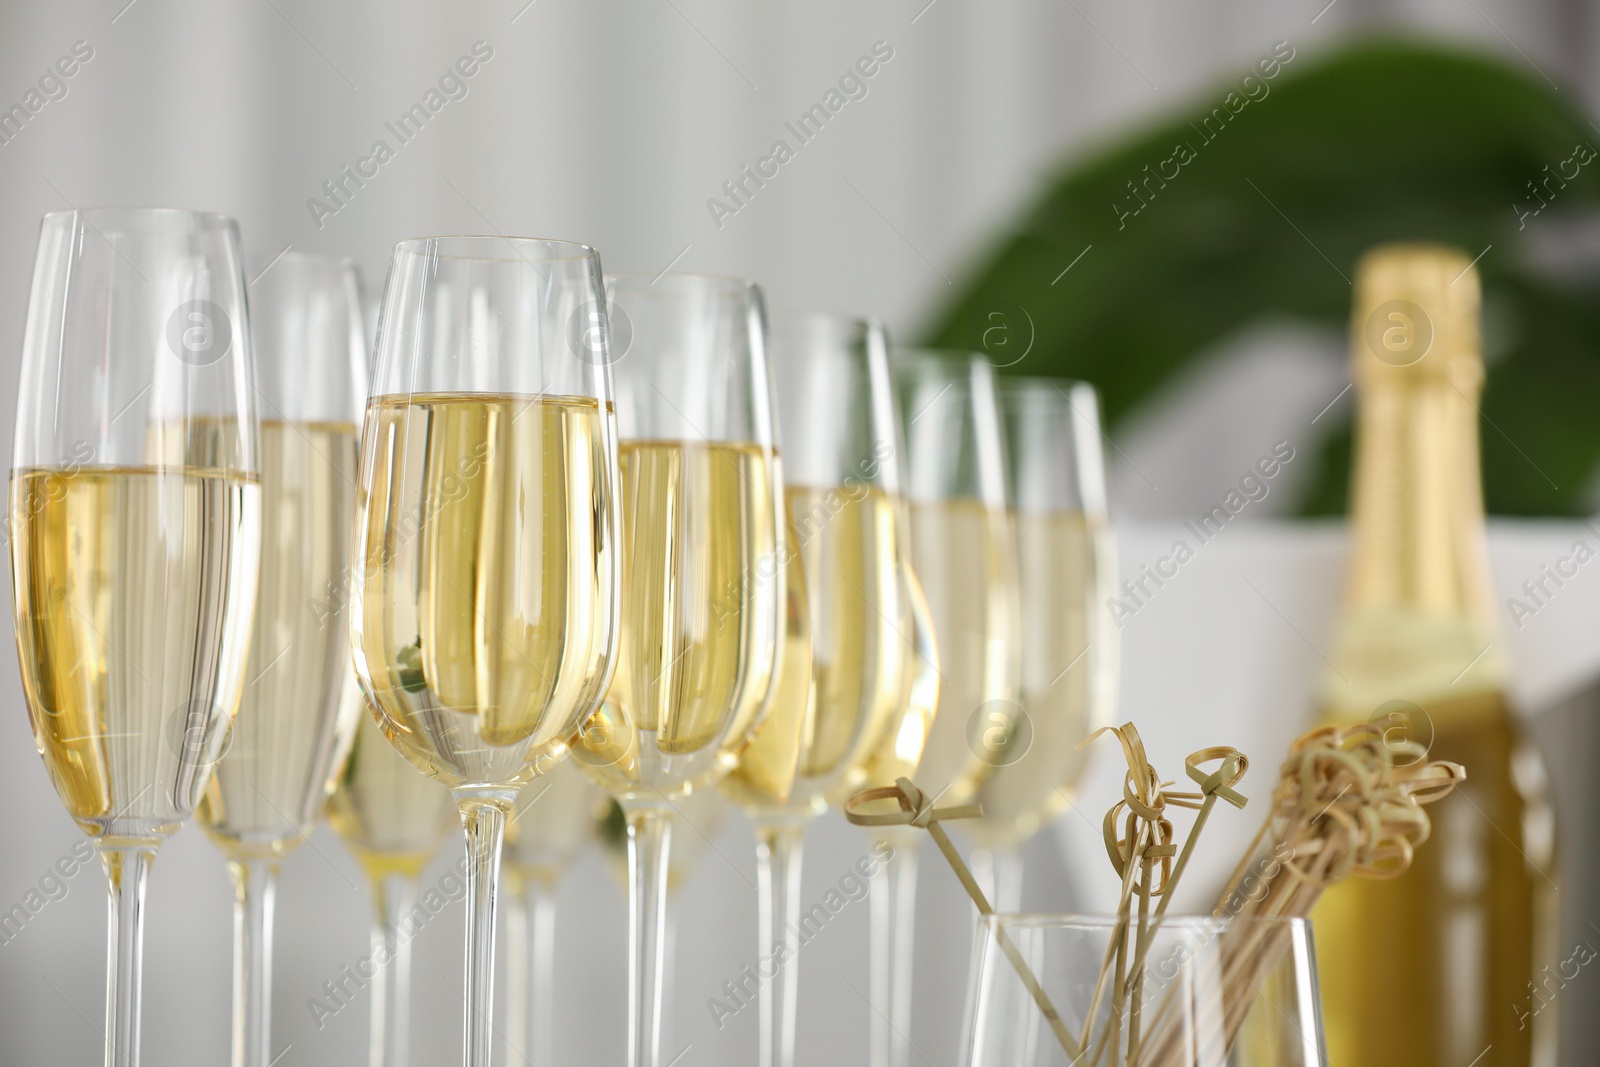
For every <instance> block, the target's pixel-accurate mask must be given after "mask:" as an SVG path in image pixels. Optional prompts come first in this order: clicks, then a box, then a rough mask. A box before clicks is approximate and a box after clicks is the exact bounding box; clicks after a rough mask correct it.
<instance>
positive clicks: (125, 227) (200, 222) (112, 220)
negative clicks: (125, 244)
mask: <svg viewBox="0 0 1600 1067" xmlns="http://www.w3.org/2000/svg"><path fill="white" fill-rule="evenodd" d="M74 218H82V219H83V220H84V221H85V222H86V223H88V225H89V226H90V227H91V228H92V229H95V230H100V229H110V230H114V231H117V232H122V233H142V232H147V231H149V230H151V229H154V228H155V224H156V223H157V222H159V221H161V220H163V219H187V220H188V222H189V224H190V227H191V228H192V229H197V230H232V231H234V232H235V233H237V232H238V230H239V220H237V219H235V218H234V217H233V216H232V215H226V214H223V213H222V212H220V211H201V210H196V209H194V208H186V207H72V208H63V209H61V210H58V211H46V212H45V213H44V217H43V219H42V220H41V222H40V225H41V226H44V227H48V226H51V225H57V224H60V223H63V222H67V221H69V220H71V219H74ZM119 222H120V223H121V225H119V224H118V223H119ZM133 223H143V224H144V225H141V226H135V225H132V224H133Z"/></svg>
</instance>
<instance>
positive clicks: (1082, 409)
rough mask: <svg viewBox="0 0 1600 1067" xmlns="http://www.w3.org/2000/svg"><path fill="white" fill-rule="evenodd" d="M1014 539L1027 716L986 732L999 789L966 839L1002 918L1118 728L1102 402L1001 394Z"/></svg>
mask: <svg viewBox="0 0 1600 1067" xmlns="http://www.w3.org/2000/svg"><path fill="white" fill-rule="evenodd" d="M1000 408H1001V416H1002V418H1003V420H1004V427H1003V428H1004V431H1005V437H1006V455H1007V459H1008V461H1009V475H1010V488H1011V493H1010V503H1011V525H1012V532H1013V536H1014V537H1015V539H1016V553H1017V571H1018V572H1019V573H1020V574H1025V575H1027V580H1026V581H1025V582H1020V583H1018V590H1017V602H1018V606H1019V614H1020V616H1021V622H1022V625H1021V629H1020V630H1019V631H1018V637H1017V643H1018V647H1019V649H1020V653H1021V674H1020V684H1019V687H1018V694H1017V704H1016V706H1014V707H1010V708H1007V707H1005V706H1003V705H1000V706H995V707H992V708H989V709H988V710H987V711H986V712H985V716H986V717H985V720H984V721H983V722H981V723H979V724H976V726H975V728H974V729H975V735H976V741H977V747H978V752H979V753H980V756H981V758H982V759H983V761H984V762H985V763H986V764H988V766H989V768H990V771H989V777H988V778H987V780H985V782H984V783H983V786H982V788H981V789H979V791H978V802H979V803H980V804H981V805H982V806H983V818H982V819H976V820H971V821H969V822H967V823H965V824H964V826H963V829H965V830H966V831H967V832H969V833H970V834H972V836H973V838H974V839H975V840H976V841H977V842H978V845H979V848H978V849H977V850H976V851H975V852H974V855H973V857H972V860H973V867H974V869H975V872H976V873H977V875H978V879H979V881H980V883H983V885H984V891H985V892H986V893H988V894H989V901H990V903H992V904H993V905H994V909H995V910H996V911H999V912H1014V911H1019V910H1021V906H1022V847H1023V845H1024V844H1026V843H1027V841H1028V839H1029V838H1031V837H1032V836H1033V835H1034V834H1035V833H1036V832H1038V830H1039V829H1040V828H1041V827H1042V826H1044V825H1045V824H1046V823H1047V822H1049V821H1050V820H1051V819H1054V818H1055V817H1056V816H1057V815H1059V814H1060V813H1061V812H1062V811H1064V810H1066V808H1067V807H1068V806H1069V805H1070V804H1071V803H1072V791H1073V790H1074V789H1075V788H1076V786H1077V783H1078V778H1079V777H1080V776H1081V775H1082V773H1083V770H1084V767H1085V765H1086V762H1087V759H1086V757H1087V753H1085V752H1080V751H1079V750H1078V744H1079V743H1080V742H1081V741H1082V740H1083V739H1084V738H1085V737H1088V736H1089V734H1090V733H1091V732H1093V731H1094V730H1097V729H1099V728H1100V727H1102V726H1109V725H1111V717H1112V712H1113V708H1114V704H1115V700H1116V684H1117V677H1116V673H1117V630H1116V627H1115V626H1113V625H1111V620H1110V618H1109V617H1108V616H1107V614H1106V610H1105V607H1104V605H1105V604H1106V602H1107V601H1108V600H1109V598H1110V596H1111V593H1112V586H1113V584H1114V583H1115V580H1116V579H1115V575H1116V563H1115V558H1114V556H1113V544H1112V537H1111V526H1110V523H1109V522H1108V521H1107V519H1106V479H1105V461H1104V459H1103V457H1102V455H1101V449H1100V441H1101V437H1100V402H1099V398H1098V397H1097V396H1096V395H1095V391H1094V387H1093V386H1091V385H1088V384H1086V383H1084V382H1074V381H1065V380H1058V379H1053V378H1004V379H1002V380H1001V384H1000Z"/></svg>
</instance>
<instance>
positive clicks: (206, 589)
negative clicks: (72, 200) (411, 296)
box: [10, 208, 261, 1067]
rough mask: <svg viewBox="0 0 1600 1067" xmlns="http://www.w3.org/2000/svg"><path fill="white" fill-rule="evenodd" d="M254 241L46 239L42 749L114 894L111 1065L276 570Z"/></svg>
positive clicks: (22, 445)
mask: <svg viewBox="0 0 1600 1067" xmlns="http://www.w3.org/2000/svg"><path fill="white" fill-rule="evenodd" d="M252 364H253V359H252V355H251V338H250V323H249V318H248V316H247V313H246V302H245V293H244V274H243V272H242V270H241V267H240V258H239V228H238V225H237V224H236V223H235V222H234V221H233V220H232V219H229V218H226V217H224V216H221V215H211V214H203V213H200V212H192V211H174V210H168V209H147V208H129V209H97V210H89V211H61V212H52V213H51V214H48V215H46V216H45V217H44V223H43V225H42V227H41V229H40V235H39V250H38V256H37V258H36V260H35V263H34V273H33V290H32V294H31V296H30V298H29V306H28V323H27V331H26V333H25V335H24V338H23V351H22V381H21V384H20V386H19V388H18V393H17V425H16V439H15V444H14V451H13V453H12V470H11V516H10V520H11V535H12V538H11V589H12V606H13V609H14V611H15V619H16V632H17V651H18V654H19V657H20V659H21V665H22V685H23V691H24V693H25V694H26V696H27V701H28V718H29V722H30V724H31V726H32V728H33V735H34V741H35V743H36V744H37V745H38V748H39V754H40V755H41V756H42V757H43V758H44V764H45V769H46V770H47V771H48V772H49V773H50V778H51V781H52V783H53V784H54V785H55V787H56V792H57V794H59V796H60V797H61V800H62V802H63V803H64V804H65V805H66V807H67V811H68V812H69V813H70V814H71V815H72V817H73V818H74V819H75V820H77V823H78V825H79V827H80V828H82V830H83V831H84V833H86V834H87V835H88V836H89V837H90V839H91V840H92V841H93V842H94V845H95V849H96V851H97V852H98V853H99V854H100V860H101V863H102V864H103V865H104V866H105V869H106V875H107V879H108V881H109V884H110V908H109V912H108V935H109V936H108V939H107V940H108V946H107V947H108V957H109V958H108V961H107V966H106V1029H105V1032H104V1035H103V1036H104V1037H105V1063H106V1065H107V1067H137V1064H138V1061H139V993H140V955H141V952H142V948H143V925H144V894H145V885H146V883H147V881H148V878H149V873H150V867H151V865H152V863H153V862H154V860H155V855H156V850H157V849H158V848H159V847H160V845H161V843H162V842H163V841H165V840H166V838H167V837H169V836H171V835H172V834H173V833H174V832H175V831H176V830H177V829H178V827H179V826H180V825H181V824H182V823H183V821H184V820H185V819H187V818H188V817H189V815H190V814H191V813H192V812H193V811H194V808H195V805H196V804H197V803H198V802H199V800H200V795H201V793H202V791H203V790H204V789H205V788H206V783H207V782H208V781H209V779H210V777H211V771H212V767H213V766H214V764H215V762H216V760H217V757H218V756H219V755H220V754H221V750H222V746H223V744H224V740H225V738H226V736H227V732H228V726H229V724H230V722H231V721H232V718H233V713H234V709H235V708H236V707H237V706H238V703H239V693H240V689H241V687H242V685H243V683H244V671H245V658H246V653H247V651H248V648H249V644H250V629H251V622H252V616H253V613H254V610H255V600H256V577H257V570H258V567H259V563H260V537H261V512H260V507H261V501H260V486H259V485H258V482H257V473H258V467H257V439H256V435H257V423H256V409H255V381H254V369H253V365H252Z"/></svg>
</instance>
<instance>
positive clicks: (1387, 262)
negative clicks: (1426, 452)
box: [1350, 244, 1483, 402]
mask: <svg viewBox="0 0 1600 1067" xmlns="http://www.w3.org/2000/svg"><path fill="white" fill-rule="evenodd" d="M1480 304H1481V297H1480V289H1479V285H1478V271H1477V268H1476V267H1475V266H1474V265H1473V263H1472V260H1471V259H1470V258H1469V257H1468V256H1467V254H1466V253H1465V252H1462V251H1461V250H1460V249H1456V248H1450V247H1448V246H1445V245H1431V244H1392V245H1380V246H1378V247H1377V248H1374V249H1372V250H1371V251H1370V252H1368V253H1367V254H1366V255H1364V256H1362V257H1361V261H1360V263H1358V264H1357V266H1356V281H1355V300H1354V306H1353V315H1352V318H1351V323H1350V364H1351V366H1350V370H1351V377H1352V378H1353V379H1354V381H1355V382H1356V385H1357V386H1358V387H1362V388H1364V387H1369V386H1377V387H1380V388H1381V387H1384V386H1394V387H1399V388H1406V387H1415V386H1421V385H1425V384H1439V383H1446V382H1447V383H1449V384H1452V385H1454V386H1455V387H1456V388H1458V389H1460V390H1461V391H1462V392H1463V393H1465V394H1466V395H1467V397H1468V399H1471V400H1473V401H1474V402H1476V398H1477V396H1478V394H1479V393H1480V392H1481V391H1482V388H1483V346H1482V339H1481V336H1480V334H1479V329H1478V320H1479V307H1480Z"/></svg>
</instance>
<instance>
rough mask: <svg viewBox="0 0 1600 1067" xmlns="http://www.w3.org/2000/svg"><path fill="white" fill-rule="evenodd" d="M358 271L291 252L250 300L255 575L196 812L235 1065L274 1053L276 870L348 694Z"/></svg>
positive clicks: (335, 764) (322, 772)
mask: <svg viewBox="0 0 1600 1067" xmlns="http://www.w3.org/2000/svg"><path fill="white" fill-rule="evenodd" d="M359 289H360V283H359V281H358V280H357V277H356V270H355V265H354V264H353V263H351V262H350V261H349V260H346V259H334V258H330V257H327V256H317V255H308V254H305V253H300V252H288V253H285V254H284V255H282V256H280V257H279V258H278V260H277V261H276V262H274V263H273V264H271V265H270V267H269V269H268V270H266V271H265V272H263V273H262V274H260V275H259V276H258V278H257V281H256V283H255V292H254V293H253V294H252V298H251V327H252V329H253V330H254V331H255V342H256V344H255V355H256V389H257V396H258V397H259V399H260V401H261V405H262V409H263V411H262V415H263V417H262V419H261V436H260V451H259V452H258V457H259V463H260V479H261V482H260V484H261V576H260V582H259V586H258V593H257V596H256V617H255V626H254V629H253V635H252V637H251V642H250V660H249V662H250V664H251V667H250V671H249V675H248V676H247V680H246V682H245V686H244V692H243V694H242V695H241V696H240V698H239V710H238V712H237V713H236V714H235V715H234V719H233V730H232V733H231V734H230V735H229V744H228V749H227V751H226V752H224V753H223V755H222V758H221V759H219V760H218V761H217V766H216V769H215V771H214V772H213V774H212V777H211V784H210V786H208V787H207V789H206V794H205V796H204V798H202V799H201V801H200V807H199V809H198V810H197V811H196V813H195V819H196V821H197V822H198V823H199V824H200V826H201V827H202V828H204V829H205V831H206V833H207V835H208V836H210V838H211V840H212V841H213V842H214V843H215V844H216V845H217V847H218V848H219V849H221V850H222V854H223V856H224V857H226V859H227V861H228V873H229V874H230V876H231V877H232V878H233V889H234V905H233V956H234V959H233V1064H234V1067H266V1065H267V1064H268V1063H269V1062H271V1060H272V1053H271V1049H270V1047H269V1046H270V1042H271V1027H272V910H273V895H274V890H275V887H276V884H277V878H278V866H279V864H280V863H282V862H283V859H284V857H285V856H287V855H288V854H289V853H290V852H291V851H293V850H294V848H295V846H297V845H299V844H300V842H301V841H303V840H305V838H306V837H307V836H308V835H309V834H310V833H311V830H312V828H313V827H314V826H315V825H316V822H317V819H318V818H319V817H320V816H321V814H322V808H323V804H324V802H325V801H326V800H327V798H328V794H329V793H330V792H331V791H332V788H333V779H334V777H335V776H336V775H337V774H338V771H339V765H340V763H342V761H343V760H344V757H345V755H346V754H347V753H348V752H349V749H350V739H351V736H352V735H353V733H354V731H355V726H356V715H357V714H359V712H360V706H359V705H360V696H359V694H358V693H357V691H356V687H355V676H354V675H353V674H352V672H351V671H350V666H349V664H350V643H349V638H348V636H347V630H346V627H347V626H348V620H347V618H346V613H345V609H344V598H343V597H342V596H337V597H330V594H337V593H339V592H340V591H341V590H342V589H343V585H344V582H345V579H346V577H347V575H348V567H349V555H350V535H351V530H352V527H353V525H354V522H355V514H356V487H355V478H356V432H357V431H356V423H357V421H358V420H359V419H360V417H361V404H362V402H363V401H364V400H365V399H366V384H367V383H366V378H367V374H366V345H365V343H364V342H363V340H362V335H363V330H362V325H361V311H360V308H361V298H360V292H359Z"/></svg>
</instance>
